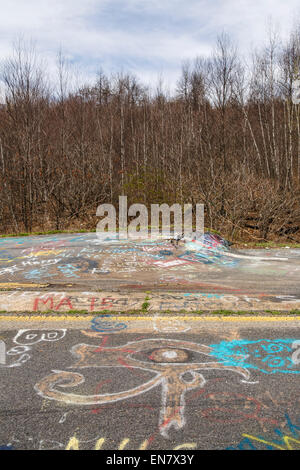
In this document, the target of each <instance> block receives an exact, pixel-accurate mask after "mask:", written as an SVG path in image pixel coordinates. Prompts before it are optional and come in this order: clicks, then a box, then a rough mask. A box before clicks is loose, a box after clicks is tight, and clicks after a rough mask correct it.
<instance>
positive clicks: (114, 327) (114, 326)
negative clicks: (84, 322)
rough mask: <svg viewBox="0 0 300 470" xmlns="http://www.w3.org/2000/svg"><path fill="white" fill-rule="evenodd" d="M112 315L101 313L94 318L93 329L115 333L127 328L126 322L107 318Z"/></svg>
mask: <svg viewBox="0 0 300 470" xmlns="http://www.w3.org/2000/svg"><path fill="white" fill-rule="evenodd" d="M109 317H110V315H99V316H97V317H95V318H93V320H92V322H91V323H92V330H94V331H98V332H105V333H114V332H115V331H120V330H124V329H125V328H127V325H126V323H120V322H116V321H111V320H108V321H107V320H106V319H107V318H109Z"/></svg>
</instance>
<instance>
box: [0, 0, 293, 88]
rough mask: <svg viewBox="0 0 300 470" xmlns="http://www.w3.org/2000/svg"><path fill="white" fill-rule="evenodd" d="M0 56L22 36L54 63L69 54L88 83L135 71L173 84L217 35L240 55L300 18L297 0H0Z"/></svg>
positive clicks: (205, 52) (151, 82)
mask: <svg viewBox="0 0 300 470" xmlns="http://www.w3.org/2000/svg"><path fill="white" fill-rule="evenodd" d="M0 7H1V9H0V11H1V14H0V60H1V59H4V58H5V57H7V56H9V55H10V54H11V51H12V44H13V42H14V41H16V40H17V39H18V38H19V37H23V39H24V40H25V41H30V40H32V41H34V42H35V44H36V50H37V52H38V53H39V54H40V55H41V56H42V57H43V58H44V60H45V61H46V62H47V63H48V67H49V73H50V74H54V73H55V70H56V63H57V54H58V51H59V50H60V49H61V50H62V52H63V54H64V56H65V57H66V58H67V60H68V61H69V62H70V63H71V64H72V66H73V67H74V68H75V69H76V70H78V71H79V73H80V76H81V79H82V80H83V81H85V82H91V81H92V80H93V79H94V78H95V76H96V73H97V71H99V69H100V68H101V69H102V70H103V71H104V72H106V73H107V74H111V73H116V72H122V71H123V72H130V73H132V74H134V75H136V76H137V77H138V78H139V79H140V81H141V82H142V83H145V84H147V85H150V86H154V84H157V83H158V81H159V80H162V81H163V85H164V87H166V88H169V89H170V90H171V91H173V90H174V88H175V86H176V81H177V80H178V78H179V76H180V70H181V66H182V63H183V61H186V60H188V59H191V60H193V59H194V58H195V57H197V56H209V55H210V54H211V52H212V50H213V47H214V45H215V42H216V38H217V36H218V34H220V33H221V32H227V33H228V34H229V35H230V36H231V38H232V39H233V41H234V43H235V44H236V45H237V46H238V49H239V50H240V52H241V53H242V54H243V55H249V54H250V52H251V50H253V49H254V48H256V47H260V46H261V45H262V44H263V43H264V42H265V40H266V31H267V25H268V23H269V22H270V20H271V21H272V23H273V25H274V27H275V28H276V29H277V28H278V30H279V31H280V34H281V36H282V37H283V39H284V38H285V37H287V35H288V33H289V31H290V30H291V29H292V27H293V25H294V23H295V21H296V20H297V18H300V3H299V0H0Z"/></svg>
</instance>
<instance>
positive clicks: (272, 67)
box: [0, 26, 300, 243]
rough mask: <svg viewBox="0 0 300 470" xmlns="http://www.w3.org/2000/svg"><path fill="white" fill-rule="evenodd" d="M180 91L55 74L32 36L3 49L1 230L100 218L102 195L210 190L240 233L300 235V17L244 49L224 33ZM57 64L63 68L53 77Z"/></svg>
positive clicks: (78, 224) (219, 224) (59, 226)
mask: <svg viewBox="0 0 300 470" xmlns="http://www.w3.org/2000/svg"><path fill="white" fill-rule="evenodd" d="M178 60H179V63H181V73H180V74H179V76H178V81H177V86H176V90H175V91H174V92H172V93H171V92H170V91H169V90H168V89H167V88H166V87H165V86H164V83H163V80H162V79H161V80H159V79H158V81H157V84H155V85H153V87H152V88H151V89H150V88H149V87H147V86H145V85H144V84H143V83H142V82H141V81H140V79H139V78H137V77H136V76H135V75H133V74H132V73H124V72H122V73H121V72H120V73H115V74H107V73H106V72H105V71H103V70H102V69H101V68H99V72H98V73H97V75H96V76H95V79H94V82H93V83H91V82H89V83H88V84H86V83H85V82H83V83H81V82H80V77H79V76H78V77H77V76H76V72H74V71H73V70H71V68H70V66H69V64H68V62H67V60H66V59H65V57H64V55H63V54H62V52H59V53H58V54H57V70H56V77H55V78H54V79H53V76H52V75H51V74H50V73H49V71H48V69H47V65H45V64H44V62H43V57H40V56H39V54H38V53H37V52H36V49H35V47H34V46H32V45H28V44H25V43H24V42H22V41H21V40H20V41H18V42H16V43H15V44H14V46H13V48H12V53H11V55H10V57H8V58H5V59H3V60H2V61H1V70H0V80H1V85H0V89H1V96H2V98H1V104H0V192H1V197H0V232H1V233H2V234H11V233H20V232H26V233H31V232H36V231H50V230H95V228H96V225H97V222H98V218H97V217H96V209H97V207H98V205H99V204H103V203H112V204H114V205H115V206H116V207H117V205H118V200H119V196H120V195H127V197H128V204H133V203H143V204H145V205H147V207H148V206H150V204H153V203H159V204H162V203H167V204H170V205H171V204H173V203H179V204H182V205H183V204H184V203H193V204H196V203H203V204H204V206H205V227H206V228H207V229H208V230H212V229H213V230H216V231H218V232H220V233H221V234H222V235H223V236H226V237H228V238H229V239H230V240H233V241H235V240H242V241H244V242H248V241H255V242H265V241H276V242H281V241H282V242H283V243H285V242H300V235H299V228H300V104H295V103H294V102H293V100H292V86H293V82H294V81H295V79H297V77H298V76H299V75H298V74H299V71H300V68H299V66H300V26H299V27H298V28H294V30H293V31H292V32H291V33H290V35H289V37H288V39H287V40H285V41H283V40H281V39H280V38H279V36H278V35H277V34H276V32H274V31H270V32H269V34H268V39H267V41H266V44H265V45H264V46H263V47H261V48H260V49H255V50H253V51H252V53H251V54H250V55H249V57H246V58H245V57H244V56H243V55H241V54H240V53H239V51H238V48H237V47H236V46H235V44H234V43H233V41H232V39H231V37H230V36H229V35H227V34H226V33H221V34H220V35H219V36H218V37H217V38H216V43H215V46H214V48H213V51H212V53H211V55H210V56H209V57H201V56H199V57H195V58H194V59H193V60H190V61H184V62H180V58H179V59H178ZM50 77H51V79H50Z"/></svg>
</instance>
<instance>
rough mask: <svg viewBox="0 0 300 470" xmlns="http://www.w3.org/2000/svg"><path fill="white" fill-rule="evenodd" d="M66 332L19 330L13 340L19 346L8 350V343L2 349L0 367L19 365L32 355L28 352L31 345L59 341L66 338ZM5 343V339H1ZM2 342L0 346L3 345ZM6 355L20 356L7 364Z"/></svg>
mask: <svg viewBox="0 0 300 470" xmlns="http://www.w3.org/2000/svg"><path fill="white" fill-rule="evenodd" d="M65 334H66V329H60V330H49V331H39V330H26V329H22V330H19V331H18V333H17V334H16V336H15V337H14V338H13V342H14V343H15V344H17V346H14V347H12V348H11V349H9V350H8V351H6V345H5V344H4V348H3V349H2V361H1V360H0V367H5V368H11V367H18V366H21V365H22V364H24V363H25V362H27V361H28V360H29V359H30V358H31V356H30V355H29V354H28V353H29V351H31V349H32V348H31V346H33V345H34V344H36V343H39V342H40V341H51V342H53V341H59V340H60V339H62V338H64V336H65ZM1 342H2V343H4V342H3V341H1ZM1 342H0V346H1ZM6 356H19V357H18V358H17V359H16V360H15V362H12V363H10V364H7V361H6Z"/></svg>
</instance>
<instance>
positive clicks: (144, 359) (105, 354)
mask: <svg viewBox="0 0 300 470" xmlns="http://www.w3.org/2000/svg"><path fill="white" fill-rule="evenodd" d="M71 352H72V354H73V355H74V356H75V357H77V358H78V361H77V362H76V363H75V364H73V366H72V368H79V369H80V368H86V367H114V368H120V367H126V368H129V369H141V370H144V371H152V372H155V373H156V375H155V377H154V378H152V379H150V380H149V381H147V382H144V383H142V384H141V385H140V386H138V387H135V388H133V389H130V390H126V391H122V392H116V393H112V394H104V395H101V394H99V395H87V396H83V395H78V394H74V393H65V392H62V391H60V390H59V389H57V388H56V386H59V385H60V384H61V383H63V384H64V385H63V386H64V387H75V386H77V385H79V384H82V383H83V382H84V381H85V378H84V376H83V375H82V374H79V373H75V372H65V371H61V372H54V373H53V374H51V375H49V376H48V377H45V378H44V379H42V380H41V381H40V382H39V383H37V384H36V385H35V390H36V391H37V392H38V394H39V395H40V396H42V397H43V398H48V399H51V400H56V401H60V402H64V403H68V404H73V405H99V404H108V403H112V402H116V401H119V400H125V399H128V398H131V397H135V396H137V395H140V394H142V393H145V392H147V391H149V390H151V389H153V388H154V387H157V386H161V388H162V398H161V412H160V421H159V428H160V433H161V434H162V435H164V436H167V432H168V430H169V429H170V427H175V428H176V429H180V428H182V427H183V426H184V425H185V416H184V408H185V394H186V392H187V391H189V390H192V389H196V388H202V387H203V386H204V384H205V383H206V380H205V378H204V376H203V374H202V373H199V370H213V369H223V370H228V371H233V372H236V373H237V374H239V375H241V376H242V377H243V378H244V379H245V380H248V379H249V378H250V373H249V372H248V370H247V369H244V368H243V367H240V366H231V365H225V364H224V363H222V362H214V361H208V362H195V360H193V355H194V354H195V353H198V354H200V355H205V356H206V357H207V356H210V355H211V348H210V347H208V346H204V345H198V344H196V343H191V342H186V341H180V340H167V339H146V340H140V341H133V342H128V343H126V344H125V345H123V346H118V347H110V348H109V347H102V346H101V347H100V348H99V346H92V345H87V344H78V345H76V346H74V347H73V348H72V350H71Z"/></svg>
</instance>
